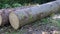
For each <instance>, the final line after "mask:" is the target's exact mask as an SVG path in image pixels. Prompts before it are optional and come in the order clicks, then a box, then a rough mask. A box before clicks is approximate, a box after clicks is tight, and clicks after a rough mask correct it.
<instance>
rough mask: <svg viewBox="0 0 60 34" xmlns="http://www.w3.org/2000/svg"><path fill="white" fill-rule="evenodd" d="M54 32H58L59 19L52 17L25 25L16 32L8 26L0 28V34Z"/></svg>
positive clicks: (59, 27) (59, 28)
mask: <svg viewBox="0 0 60 34" xmlns="http://www.w3.org/2000/svg"><path fill="white" fill-rule="evenodd" d="M58 16H59V15H58ZM54 30H57V31H60V19H59V18H57V17H56V16H54V15H53V17H52V16H51V17H46V18H43V19H41V20H37V21H35V22H33V23H31V24H27V25H25V26H23V27H21V28H20V29H18V30H14V29H13V28H12V27H11V26H10V25H9V26H3V27H0V34H42V32H43V31H46V32H49V33H50V34H52V33H51V31H54Z"/></svg>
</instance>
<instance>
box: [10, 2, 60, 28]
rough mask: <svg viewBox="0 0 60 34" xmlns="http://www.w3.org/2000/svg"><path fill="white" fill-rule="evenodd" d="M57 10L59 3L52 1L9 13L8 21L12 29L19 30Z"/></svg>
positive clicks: (59, 7)
mask: <svg viewBox="0 0 60 34" xmlns="http://www.w3.org/2000/svg"><path fill="white" fill-rule="evenodd" d="M59 9H60V2H58V1H53V2H49V3H46V4H42V5H38V6H34V7H29V8H25V9H21V10H19V9H18V10H17V11H13V12H10V14H9V21H10V24H11V26H12V27H13V28H14V29H19V28H20V27H21V26H23V25H25V24H28V23H32V22H34V21H36V20H38V19H41V18H43V17H46V16H48V15H50V14H52V13H56V12H58V10H59Z"/></svg>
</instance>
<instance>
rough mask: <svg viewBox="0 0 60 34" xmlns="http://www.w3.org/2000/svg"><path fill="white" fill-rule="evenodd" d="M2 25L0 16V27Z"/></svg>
mask: <svg viewBox="0 0 60 34" xmlns="http://www.w3.org/2000/svg"><path fill="white" fill-rule="evenodd" d="M1 25H2V16H1V15H0V26H1Z"/></svg>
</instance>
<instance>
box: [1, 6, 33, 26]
mask: <svg viewBox="0 0 60 34" xmlns="http://www.w3.org/2000/svg"><path fill="white" fill-rule="evenodd" d="M27 7H32V6H22V7H16V8H5V9H0V26H4V25H9V18H8V17H9V13H10V12H13V11H18V10H21V9H25V8H27Z"/></svg>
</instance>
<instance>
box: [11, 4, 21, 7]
mask: <svg viewBox="0 0 60 34" xmlns="http://www.w3.org/2000/svg"><path fill="white" fill-rule="evenodd" d="M21 6H22V5H21V4H19V3H14V4H12V7H21Z"/></svg>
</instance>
